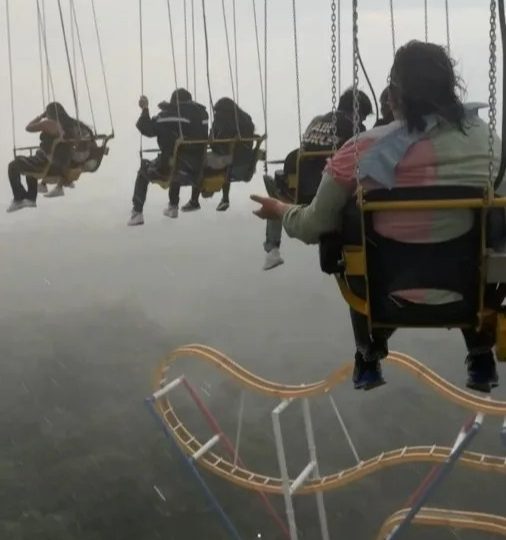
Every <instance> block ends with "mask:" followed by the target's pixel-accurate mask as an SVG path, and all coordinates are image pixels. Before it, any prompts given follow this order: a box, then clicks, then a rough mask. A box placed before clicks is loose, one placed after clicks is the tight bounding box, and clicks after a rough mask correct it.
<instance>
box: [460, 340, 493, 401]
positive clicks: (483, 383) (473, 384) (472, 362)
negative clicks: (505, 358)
mask: <svg viewBox="0 0 506 540" xmlns="http://www.w3.org/2000/svg"><path fill="white" fill-rule="evenodd" d="M466 364H467V383H466V386H467V387H468V388H471V389H472V390H477V391H478V392H485V393H487V394H488V393H489V392H490V391H491V390H492V388H495V387H496V386H499V376H498V374H497V369H496V364H495V358H494V354H493V353H492V351H488V352H486V353H482V354H474V355H471V354H468V355H467V358H466Z"/></svg>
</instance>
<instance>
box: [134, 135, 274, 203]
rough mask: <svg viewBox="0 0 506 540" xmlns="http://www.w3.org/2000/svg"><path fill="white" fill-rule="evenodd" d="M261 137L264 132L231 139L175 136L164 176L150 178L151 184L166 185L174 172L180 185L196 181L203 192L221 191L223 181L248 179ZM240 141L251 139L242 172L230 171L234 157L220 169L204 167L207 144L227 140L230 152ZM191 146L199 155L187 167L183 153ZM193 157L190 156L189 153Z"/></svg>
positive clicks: (259, 149)
mask: <svg viewBox="0 0 506 540" xmlns="http://www.w3.org/2000/svg"><path fill="white" fill-rule="evenodd" d="M264 140H265V135H262V136H260V135H255V136H253V137H244V138H231V139H210V140H207V139H206V140H187V139H178V141H176V144H175V146H174V151H173V153H172V157H171V158H170V162H169V163H170V166H169V173H168V174H167V175H165V176H160V178H156V179H152V180H151V181H152V182H153V183H155V184H158V185H159V186H160V187H162V188H163V189H168V188H169V186H170V183H171V181H172V180H173V179H174V178H175V177H176V175H177V176H178V179H179V181H180V182H181V185H192V186H197V185H200V188H201V191H202V193H203V194H204V196H208V197H209V196H211V195H212V194H214V193H216V192H218V191H221V189H222V188H223V184H224V183H225V181H226V180H227V179H228V178H230V180H231V181H243V182H249V181H250V180H251V178H252V177H253V174H254V173H255V169H256V165H257V162H258V160H259V159H260V157H261V156H262V155H263V153H262V152H263V150H262V149H261V144H262V142H263V141H264ZM241 142H252V143H254V147H253V152H252V158H251V162H250V163H248V165H247V167H246V168H243V166H241V168H242V171H241V172H242V174H241V175H238V174H235V175H234V167H235V166H236V164H234V160H233V159H232V163H231V164H230V165H229V166H227V167H224V168H223V169H218V170H216V169H211V168H206V155H207V148H208V147H210V145H211V144H216V143H219V144H229V145H230V148H231V153H232V155H234V154H235V151H236V150H235V149H236V146H237V145H238V143H241ZM192 149H195V152H196V153H197V154H200V156H199V165H198V167H196V168H195V167H191V168H189V167H188V164H187V163H186V164H185V155H187V152H188V150H192ZM146 152H159V150H157V149H151V150H149V149H145V150H142V153H146ZM193 157H194V156H193ZM236 167H237V168H236V169H235V170H239V167H238V166H236Z"/></svg>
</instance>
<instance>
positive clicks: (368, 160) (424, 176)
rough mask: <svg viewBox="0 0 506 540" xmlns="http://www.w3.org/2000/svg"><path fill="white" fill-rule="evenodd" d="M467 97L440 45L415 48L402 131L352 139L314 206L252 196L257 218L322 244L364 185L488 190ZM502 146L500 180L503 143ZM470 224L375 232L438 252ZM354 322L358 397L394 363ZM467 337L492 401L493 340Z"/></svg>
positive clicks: (482, 138) (360, 320)
mask: <svg viewBox="0 0 506 540" xmlns="http://www.w3.org/2000/svg"><path fill="white" fill-rule="evenodd" d="M459 90H460V86H459V80H458V78H457V76H456V74H455V71H454V63H453V61H452V60H451V58H449V56H448V54H447V52H446V50H445V49H444V48H443V47H441V46H439V45H436V44H434V43H424V42H420V41H410V42H409V43H407V44H406V45H404V46H403V47H401V48H400V49H399V50H398V51H397V53H396V55H395V60H394V64H393V66H392V69H391V71H390V76H389V90H388V93H389V99H388V101H389V103H390V106H391V108H392V112H393V115H394V118H395V121H394V122H392V123H390V124H388V125H385V126H380V127H377V128H374V129H372V130H370V131H368V132H365V133H363V134H361V135H360V136H359V137H358V139H357V141H356V144H355V140H354V139H353V140H351V141H350V142H348V143H347V144H345V145H344V146H343V147H342V148H341V149H340V150H339V151H338V152H336V153H335V154H334V156H333V157H332V159H331V160H329V162H328V164H327V167H326V168H325V171H324V174H323V179H322V182H321V184H320V187H319V189H318V192H317V194H316V196H315V198H314V199H313V202H312V203H311V204H310V205H308V206H295V205H287V204H283V203H281V202H279V201H277V200H274V199H270V198H265V197H259V196H256V195H253V196H252V199H253V200H254V201H256V202H258V203H260V204H261V208H260V209H259V210H257V211H256V212H255V213H256V214H257V215H258V216H259V217H260V218H263V219H266V218H267V219H272V218H277V219H282V220H283V225H284V228H285V230H286V232H287V234H288V235H289V236H293V237H295V238H299V239H300V240H302V241H303V242H305V243H307V244H316V243H318V241H319V239H320V236H321V235H322V234H324V233H328V232H332V231H336V230H337V231H340V230H342V221H343V211H344V209H345V206H346V204H347V203H348V201H350V200H351V199H352V197H353V196H354V195H355V193H356V187H357V183H360V184H362V185H363V186H364V188H365V189H366V190H369V191H370V190H374V189H384V188H394V187H407V188H412V187H417V186H425V187H427V186H434V187H438V186H474V187H485V186H487V185H488V184H489V181H490V178H489V164H490V158H489V143H488V137H489V128H488V125H487V124H486V123H485V122H484V121H483V120H482V119H480V118H479V116H478V110H479V108H480V107H481V106H480V105H476V104H474V105H473V104H469V105H464V104H463V103H462V101H461V99H460V98H459ZM494 144H495V152H494V163H493V165H494V168H495V169H496V170H497V168H498V165H499V163H498V162H499V158H498V157H499V156H500V155H501V151H500V141H499V139H498V137H495V140H494ZM357 159H358V162H357ZM357 165H358V167H357ZM357 170H358V171H359V176H358V178H357V175H356V172H357ZM490 187H492V186H490ZM499 191H501V190H499ZM472 224H473V218H472V212H471V211H470V210H465V209H463V210H458V211H455V210H453V211H448V210H437V211H436V210H434V211H423V212H421V211H412V212H402V213H401V212H385V213H383V214H381V213H379V214H378V215H377V216H375V220H374V230H375V233H377V234H378V235H379V236H382V237H384V238H386V239H390V240H394V241H396V242H401V243H404V244H412V243H425V244H431V243H434V244H436V243H440V242H446V241H449V240H452V239H455V238H460V237H462V236H463V235H465V234H467V233H468V232H469V231H470V230H471V229H472ZM391 296H392V297H393V298H394V299H395V300H398V303H399V304H400V305H421V306H427V305H429V306H432V308H433V310H442V309H444V306H447V307H451V306H452V305H455V304H456V303H458V302H461V303H462V300H463V298H462V296H461V295H459V294H458V293H456V292H454V291H448V290H441V289H423V288H418V289H416V290H414V291H413V290H409V291H404V290H400V291H395V292H394V293H392V295H391ZM351 317H352V324H353V330H354V335H355V342H356V346H357V352H356V355H355V372H354V377H353V381H354V384H355V387H356V388H357V389H369V388H372V387H374V386H378V385H379V384H382V383H383V382H384V380H383V376H382V373H381V365H380V361H381V360H382V359H383V358H384V357H385V356H386V355H387V354H388V337H389V335H388V334H385V333H381V332H377V333H374V334H373V335H372V336H371V335H370V333H369V329H368V324H367V319H366V318H365V317H364V316H362V315H360V314H359V313H356V312H354V311H353V310H352V313H351ZM463 334H464V339H465V342H466V346H467V350H468V355H467V359H466V363H467V371H468V379H467V386H468V387H469V388H473V389H476V390H480V391H485V392H488V391H490V389H491V388H492V387H494V386H497V384H498V376H497V371H496V365H495V358H494V353H493V351H492V347H493V345H494V339H493V336H492V338H491V337H490V336H489V335H487V334H485V333H478V332H476V331H474V330H464V331H463Z"/></svg>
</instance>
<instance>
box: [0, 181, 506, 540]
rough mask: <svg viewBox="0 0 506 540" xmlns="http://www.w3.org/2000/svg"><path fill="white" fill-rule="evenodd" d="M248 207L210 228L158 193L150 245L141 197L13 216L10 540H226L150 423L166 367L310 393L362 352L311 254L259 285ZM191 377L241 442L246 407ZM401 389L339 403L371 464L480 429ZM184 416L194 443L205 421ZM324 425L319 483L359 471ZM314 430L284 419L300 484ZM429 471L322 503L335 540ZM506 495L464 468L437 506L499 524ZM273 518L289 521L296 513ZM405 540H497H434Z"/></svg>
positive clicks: (231, 391)
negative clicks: (227, 368)
mask: <svg viewBox="0 0 506 540" xmlns="http://www.w3.org/2000/svg"><path fill="white" fill-rule="evenodd" d="M250 190H251V188H250V187H249V186H246V187H243V188H241V189H239V190H235V195H236V198H235V199H234V192H233V193H232V197H233V199H232V208H231V210H230V211H229V212H227V213H225V214H217V213H216V212H215V211H214V207H215V205H216V204H217V202H218V201H217V200H216V199H212V200H211V201H208V202H205V203H204V205H203V210H202V211H201V212H200V213H195V214H192V215H184V216H181V218H180V219H179V220H176V221H174V220H172V221H171V220H168V219H167V218H164V217H163V216H162V215H161V210H162V207H163V205H164V204H165V202H166V199H165V197H166V194H165V193H164V192H161V191H160V190H158V189H157V190H155V189H153V190H152V192H151V193H150V197H149V199H148V205H147V209H146V225H145V226H144V227H139V228H135V229H127V227H126V226H125V222H126V219H127V218H128V212H129V202H128V193H126V192H125V193H126V194H122V195H121V197H115V196H114V190H113V188H112V187H110V188H106V190H105V191H104V192H102V193H97V192H96V191H94V192H91V191H90V190H88V189H87V186H86V184H85V183H84V182H83V183H82V184H79V185H78V188H77V189H76V190H75V191H74V192H69V193H68V196H67V197H65V198H64V199H61V200H52V201H48V200H42V201H40V204H39V208H37V209H36V210H31V209H27V210H23V211H22V212H19V213H17V214H15V215H7V214H0V247H1V250H2V265H1V269H0V277H1V278H0V299H1V306H2V309H1V312H0V313H1V315H0V336H1V339H0V351H1V354H0V432H1V434H2V439H1V440H2V444H1V447H0V538H1V539H6V540H25V539H26V540H28V539H30V540H32V539H33V540H34V539H36V540H153V539H158V538H160V539H162V538H163V539H164V540H168V539H177V540H179V539H183V540H186V539H209V540H214V539H222V538H226V534H225V533H224V532H223V529H222V528H221V526H220V523H219V521H218V519H217V518H216V516H215V515H214V514H213V512H212V511H211V508H210V507H209V505H208V504H207V502H206V501H205V499H204V498H203V496H202V494H201V493H200V492H199V490H198V488H197V487H196V486H195V484H194V483H193V481H192V479H191V478H190V477H188V476H187V475H186V473H185V471H184V469H183V468H182V467H181V464H180V462H179V461H178V458H177V455H176V454H175V452H174V450H173V449H172V448H171V446H170V444H169V442H168V441H167V440H166V439H165V438H164V436H163V434H162V433H161V431H160V429H159V428H158V427H157V426H156V424H155V423H154V421H153V419H152V418H150V416H149V415H148V413H147V411H146V409H145V407H144V405H143V398H144V397H145V396H147V395H148V394H149V393H150V391H152V375H153V371H154V369H155V367H156V365H157V363H158V362H159V360H160V359H161V358H162V357H163V355H164V354H165V353H166V352H167V351H169V350H170V349H172V348H175V347H177V346H178V345H181V344H184V343H189V342H201V343H205V344H209V345H212V346H215V347H216V348H218V349H220V350H222V351H224V352H225V353H227V354H228V355H230V356H231V357H232V358H234V359H235V360H237V361H238V362H240V363H241V364H243V365H245V366H246V367H247V368H248V369H250V370H252V371H254V372H256V373H259V374H261V375H262V376H264V377H268V378H272V379H275V380H279V381H286V382H309V381H312V380H316V379H319V378H322V377H325V376H326V375H327V374H328V373H329V372H330V371H331V370H332V369H334V368H335V367H336V366H338V365H339V364H340V363H343V362H345V361H348V360H349V359H350V358H351V354H352V352H353V347H352V339H351V331H350V325H349V322H348V319H347V309H346V307H345V305H344V303H343V301H342V300H341V299H340V298H339V297H338V294H337V291H336V287H335V284H334V283H333V282H332V280H331V279H330V278H328V277H327V276H324V275H322V274H321V273H320V272H319V268H318V261H317V258H316V257H317V252H316V250H315V249H314V248H307V247H305V246H303V245H302V244H299V243H297V242H295V241H286V242H285V244H284V247H283V251H284V255H285V259H286V264H285V265H284V266H283V267H280V268H278V269H276V270H273V271H272V272H268V273H266V272H262V270H261V265H262V260H263V252H262V247H261V242H262V240H263V225H262V224H261V223H260V222H259V221H257V220H256V218H254V217H253V216H251V214H250V210H251V206H250V205H249V204H248V203H247V202H246V193H247V192H248V191H250ZM238 192H240V195H239V193H238ZM238 199H240V200H238ZM392 348H393V349H397V350H403V351H405V352H408V353H410V354H412V355H413V356H416V357H418V358H419V359H420V360H422V361H424V362H426V363H427V364H429V365H430V366H431V367H434V368H435V369H436V370H437V371H438V372H439V373H441V374H442V375H443V376H445V377H447V378H449V379H450V380H452V381H453V382H456V383H458V384H459V385H462V383H463V381H464V378H465V368H464V356H465V353H464V347H463V344H462V342H461V338H460V336H459V335H458V334H457V333H449V332H446V331H442V332H436V331H430V332H403V333H400V334H399V335H398V336H396V337H395V338H394V339H393V340H392ZM190 364H191V368H190V367H189V368H188V369H191V374H192V376H194V377H195V379H194V380H195V384H196V385H197V386H198V387H202V385H203V381H204V382H206V381H211V382H206V384H208V386H207V388H208V389H210V390H209V391H208V392H207V393H208V394H209V395H206V401H207V402H208V404H209V405H210V407H211V408H212V409H213V412H214V413H215V414H216V416H218V418H219V419H220V420H221V421H223V423H224V425H226V426H227V427H228V426H233V425H234V422H235V420H236V415H237V412H236V411H237V404H238V395H239V394H238V391H237V388H236V387H234V386H233V385H230V384H229V383H228V382H227V380H226V377H225V376H224V375H223V374H215V373H214V372H213V371H212V370H211V369H209V368H205V367H201V366H196V365H195V363H194V362H193V363H191V362H190V363H189V365H190ZM182 365H183V364H182ZM183 366H184V365H183ZM179 369H182V370H183V371H184V367H182V368H181V367H180V368H179ZM501 375H502V378H503V380H504V381H505V383H504V384H503V387H501V388H500V389H498V391H497V393H496V396H497V397H502V398H503V399H504V398H506V391H505V389H504V388H505V387H506V369H505V367H504V366H501ZM386 377H387V379H388V384H387V385H386V386H384V387H382V388H380V389H377V390H375V391H374V392H370V393H363V392H354V391H353V390H352V389H351V388H350V384H349V383H348V384H345V385H342V386H341V387H339V388H338V389H336V390H335V391H334V392H333V396H334V398H335V400H336V402H337V403H338V405H339V407H340V411H341V413H342V415H343V417H344V419H345V421H346V423H347V425H348V427H349V430H350V433H351V436H352V438H353V440H354V443H355V445H356V447H357V450H358V452H359V454H360V456H361V457H364V458H367V457H370V456H373V455H376V454H379V453H381V452H382V451H385V450H388V449H393V448H397V447H399V446H404V445H407V444H432V443H436V442H437V443H438V444H448V445H449V444H451V443H452V441H453V439H454V437H455V435H456V434H457V432H458V429H459V426H460V425H461V423H462V422H463V421H464V420H465V419H466V417H467V416H468V414H467V413H466V412H464V411H462V410H460V409H458V408H457V407H456V406H454V405H452V404H447V403H446V402H444V401H443V400H442V399H441V398H439V397H438V396H437V395H436V394H434V393H433V392H432V391H431V390H429V389H427V388H425V387H421V386H419V385H417V384H416V381H414V380H413V379H412V378H411V377H410V376H409V375H407V374H404V373H402V372H398V371H395V370H393V369H392V368H388V367H387V368H386ZM175 398H176V401H177V399H181V400H183V399H184V398H183V396H180V395H179V394H177V395H175ZM181 402H183V401H181ZM274 405H275V403H274V402H270V403H265V400H262V399H261V398H256V397H255V396H253V395H251V396H248V398H247V407H246V415H245V429H244V433H243V438H242V441H241V449H242V451H243V453H244V455H245V457H246V456H247V458H248V463H249V464H250V466H251V467H252V468H254V467H256V468H257V469H259V470H263V469H269V470H270V469H273V471H272V472H273V473H276V470H275V469H276V467H275V465H276V461H275V453H274V447H273V445H272V427H271V424H270V423H269V422H270V420H269V411H270V409H271V408H272V407H273V406H274ZM184 409H185V414H186V416H187V417H188V418H189V420H190V421H191V420H194V421H195V422H196V423H197V422H198V419H196V418H193V419H192V415H194V416H197V413H195V412H194V411H192V409H191V408H190V407H189V406H188V405H187V404H186V405H184ZM313 417H314V424H315V431H316V436H317V443H318V449H319V452H320V467H321V469H322V472H332V471H336V470H339V469H340V468H342V467H346V466H350V465H352V464H353V457H352V455H351V452H350V450H349V449H348V447H347V445H346V442H345V440H344V437H343V436H342V433H341V431H340V429H339V426H338V424H337V422H336V420H335V417H333V416H332V412H331V411H330V409H329V406H328V402H325V401H322V400H315V403H314V404H313ZM299 420H300V415H298V411H296V410H294V411H288V414H287V416H286V417H283V421H284V422H286V423H284V428H285V431H284V433H285V442H286V443H287V447H288V448H289V452H288V457H289V461H290V463H291V465H290V466H291V472H292V473H293V474H294V475H295V474H297V473H298V472H299V470H300V468H302V467H303V466H304V464H305V461H306V460H307V452H306V448H305V441H304V437H303V431H302V429H298V427H300V425H299V423H298V422H299ZM246 428H250V431H249V432H248V429H246ZM499 428H500V422H499V421H498V420H494V419H489V420H488V421H487V422H486V423H485V426H484V428H483V433H481V434H480V436H479V439H478V440H477V441H476V443H475V445H474V448H475V449H477V450H478V451H484V452H488V453H491V454H502V455H505V453H506V450H505V449H504V447H502V446H501V444H500V440H499ZM230 434H231V435H232V436H233V435H234V433H233V432H231V433H230ZM429 470H430V468H429V466H428V465H410V466H403V467H400V468H397V469H389V470H388V469H387V470H385V471H382V472H381V473H378V474H375V475H373V476H370V477H368V478H366V479H364V480H362V481H360V482H357V483H355V484H352V485H350V486H348V487H346V488H344V489H342V490H340V491H337V492H335V493H333V494H330V495H328V496H326V506H327V512H328V516H329V523H330V525H331V531H332V538H344V539H347V540H351V539H358V540H362V539H364V540H366V539H369V538H374V533H375V532H376V531H377V530H378V528H379V527H380V525H381V523H382V521H383V519H385V518H386V516H387V515H389V514H390V513H391V512H393V511H395V510H397V509H398V508H400V507H402V506H403V503H404V502H405V500H406V498H407V497H408V495H409V494H410V493H411V492H412V491H413V490H414V489H415V488H416V487H417V485H418V484H419V482H420V481H421V479H422V478H423V476H424V475H425V474H426V473H427V472H428V471H429ZM205 478H206V479H207V480H209V483H210V486H211V488H212V489H213V490H214V491H215V493H216V494H217V495H218V498H219V500H220V501H221V502H222V504H223V506H224V508H225V509H226V511H227V512H228V513H229V514H230V516H231V518H232V520H233V521H234V522H235V523H236V525H237V527H238V528H239V530H240V532H241V534H242V535H243V538H245V539H253V538H256V537H257V534H258V533H261V535H262V538H264V539H276V538H280V536H279V533H278V532H277V530H276V528H275V527H274V526H273V525H272V524H271V522H270V521H269V519H268V517H266V514H265V513H264V512H263V510H262V508H261V507H260V505H259V503H258V502H257V499H256V497H255V496H254V495H253V494H251V493H249V492H245V491H242V490H240V489H238V488H232V487H230V486H228V485H226V484H224V483H223V482H222V481H221V480H219V479H216V478H213V477H210V476H208V475H205ZM155 486H156V489H155ZM505 488H506V478H505V477H504V476H502V475H493V474H488V473H477V472H473V471H469V470H466V469H463V468H459V469H457V471H456V473H455V474H454V476H452V478H451V479H450V480H449V481H448V482H447V483H446V484H445V487H444V488H443V489H442V491H441V492H440V493H439V494H438V495H437V496H436V497H435V499H434V501H433V504H434V505H435V506H438V505H439V506H444V507H451V508H462V509H468V510H481V511H488V512H495V513H503V514H504V508H505V507H506V495H505V493H506V489H505ZM157 490H158V491H159V493H161V494H162V495H163V497H161V496H160V495H159V493H158V492H157ZM276 506H277V508H278V509H279V510H280V511H282V510H283V504H282V500H281V498H279V499H277V500H276ZM296 517H297V524H298V526H299V528H300V531H301V534H300V537H301V538H305V539H310V540H316V539H317V538H319V534H318V523H317V517H316V512H315V507H314V501H313V500H312V499H309V498H307V499H296ZM408 537H409V538H413V539H418V538H428V537H430V538H437V539H441V540H446V539H452V538H463V539H485V538H490V539H491V538H495V537H493V536H487V535H484V534H476V533H465V532H461V531H450V530H438V531H437V532H434V531H427V530H425V531H424V530H421V529H420V530H417V531H415V530H413V532H410V533H409V535H408V536H407V538H408Z"/></svg>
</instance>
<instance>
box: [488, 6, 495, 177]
mask: <svg viewBox="0 0 506 540" xmlns="http://www.w3.org/2000/svg"><path fill="white" fill-rule="evenodd" d="M496 12H497V4H496V0H491V1H490V45H489V51H490V56H489V72H488V76H489V79H488V81H489V82H488V92H489V97H488V106H489V108H488V157H489V163H488V175H489V181H490V183H491V184H492V183H493V182H494V157H495V156H494V140H495V130H496V120H497V13H496Z"/></svg>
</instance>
